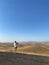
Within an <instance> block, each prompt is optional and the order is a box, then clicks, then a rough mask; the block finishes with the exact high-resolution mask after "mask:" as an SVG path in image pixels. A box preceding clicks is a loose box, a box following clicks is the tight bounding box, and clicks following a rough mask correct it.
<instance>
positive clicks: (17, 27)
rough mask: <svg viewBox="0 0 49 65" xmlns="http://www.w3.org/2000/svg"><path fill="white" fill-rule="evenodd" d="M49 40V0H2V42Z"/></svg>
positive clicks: (0, 22)
mask: <svg viewBox="0 0 49 65" xmlns="http://www.w3.org/2000/svg"><path fill="white" fill-rule="evenodd" d="M15 40H16V41H49V0H0V42H7V41H10V42H11V41H15Z"/></svg>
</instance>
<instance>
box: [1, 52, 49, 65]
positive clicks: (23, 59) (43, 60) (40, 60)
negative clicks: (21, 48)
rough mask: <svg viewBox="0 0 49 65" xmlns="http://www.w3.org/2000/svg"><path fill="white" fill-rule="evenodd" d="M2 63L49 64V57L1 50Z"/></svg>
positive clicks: (8, 64)
mask: <svg viewBox="0 0 49 65" xmlns="http://www.w3.org/2000/svg"><path fill="white" fill-rule="evenodd" d="M0 65H49V57H46V56H37V55H26V54H21V53H12V52H0Z"/></svg>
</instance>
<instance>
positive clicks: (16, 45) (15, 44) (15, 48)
mask: <svg viewBox="0 0 49 65" xmlns="http://www.w3.org/2000/svg"><path fill="white" fill-rule="evenodd" d="M17 47H18V42H16V41H14V52H16V51H17Z"/></svg>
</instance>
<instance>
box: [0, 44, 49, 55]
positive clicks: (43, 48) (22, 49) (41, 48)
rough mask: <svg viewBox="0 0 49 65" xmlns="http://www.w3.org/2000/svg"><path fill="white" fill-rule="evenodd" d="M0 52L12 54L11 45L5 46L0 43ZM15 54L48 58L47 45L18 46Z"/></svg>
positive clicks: (48, 45)
mask: <svg viewBox="0 0 49 65" xmlns="http://www.w3.org/2000/svg"><path fill="white" fill-rule="evenodd" d="M0 51H3V52H13V43H7V44H5V43H2V44H0ZM16 52H18V53H28V54H29V53H31V54H35V55H36V54H38V55H46V56H49V43H26V44H19V45H18V49H17V51H16Z"/></svg>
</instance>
